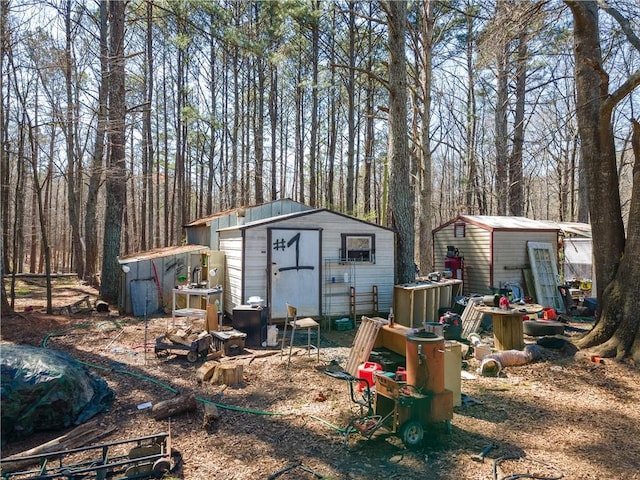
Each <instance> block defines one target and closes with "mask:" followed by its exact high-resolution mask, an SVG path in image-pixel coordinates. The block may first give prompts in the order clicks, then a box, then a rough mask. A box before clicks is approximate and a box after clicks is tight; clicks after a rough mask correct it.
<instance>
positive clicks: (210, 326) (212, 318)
mask: <svg viewBox="0 0 640 480" xmlns="http://www.w3.org/2000/svg"><path fill="white" fill-rule="evenodd" d="M204 328H205V330H206V331H207V332H216V331H218V307H217V306H216V304H215V303H212V304H209V305H207V318H206V320H205V327H204Z"/></svg>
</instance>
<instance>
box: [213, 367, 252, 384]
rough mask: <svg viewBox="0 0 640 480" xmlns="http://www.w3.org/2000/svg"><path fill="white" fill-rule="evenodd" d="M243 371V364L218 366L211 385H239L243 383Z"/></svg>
mask: <svg viewBox="0 0 640 480" xmlns="http://www.w3.org/2000/svg"><path fill="white" fill-rule="evenodd" d="M243 370H244V369H243V367H242V364H241V363H239V364H221V365H218V366H216V369H215V372H214V373H213V376H212V377H211V383H213V384H215V385H223V384H224V385H238V384H240V383H242V375H243V373H244V371H243Z"/></svg>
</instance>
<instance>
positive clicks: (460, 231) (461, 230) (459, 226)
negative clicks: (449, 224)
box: [453, 222, 467, 238]
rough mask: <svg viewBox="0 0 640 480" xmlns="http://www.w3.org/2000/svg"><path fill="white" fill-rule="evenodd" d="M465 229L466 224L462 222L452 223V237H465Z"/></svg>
mask: <svg viewBox="0 0 640 480" xmlns="http://www.w3.org/2000/svg"><path fill="white" fill-rule="evenodd" d="M466 227H467V224H466V223H463V222H459V223H454V225H453V236H454V237H455V238H462V237H464V236H465V235H466Z"/></svg>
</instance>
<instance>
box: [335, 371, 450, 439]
mask: <svg viewBox="0 0 640 480" xmlns="http://www.w3.org/2000/svg"><path fill="white" fill-rule="evenodd" d="M325 373H326V374H327V375H329V376H331V377H333V378H336V379H339V380H345V381H347V382H348V383H349V391H350V395H351V400H352V401H353V402H355V403H356V404H358V405H360V415H357V416H354V417H352V418H351V420H350V421H349V423H348V425H347V426H346V427H345V429H344V445H345V447H347V449H349V450H351V449H353V448H354V446H355V441H354V436H355V435H354V434H360V436H362V437H364V438H366V439H367V440H369V439H371V438H372V437H373V436H374V434H375V433H376V432H378V431H380V432H381V433H386V434H396V435H398V436H399V437H400V439H401V440H402V442H403V443H404V444H405V446H406V447H407V448H410V449H413V448H417V447H418V446H420V444H421V443H422V440H423V438H424V433H425V430H426V428H427V427H428V426H429V425H431V424H434V423H437V422H444V424H445V426H446V429H447V432H450V431H451V418H452V416H453V412H452V408H449V404H451V406H452V402H453V397H452V394H451V392H450V391H447V390H445V392H443V393H441V394H437V395H435V394H431V393H428V392H427V393H422V392H419V391H417V390H416V389H415V388H414V387H412V386H411V385H407V383H406V382H400V381H396V380H395V379H393V378H391V377H389V376H387V375H384V374H381V373H377V372H376V373H375V376H374V379H375V380H374V381H375V389H372V388H371V385H370V384H369V381H368V380H367V379H365V378H357V377H354V376H353V375H351V374H349V373H347V372H343V371H338V372H336V371H325ZM360 382H365V383H366V388H365V389H364V391H363V395H362V398H357V397H356V395H355V391H354V385H358V384H359V383H360ZM355 437H356V438H357V436H355Z"/></svg>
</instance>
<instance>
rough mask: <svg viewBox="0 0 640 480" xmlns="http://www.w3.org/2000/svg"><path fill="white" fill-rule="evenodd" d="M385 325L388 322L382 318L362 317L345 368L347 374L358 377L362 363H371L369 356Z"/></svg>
mask: <svg viewBox="0 0 640 480" xmlns="http://www.w3.org/2000/svg"><path fill="white" fill-rule="evenodd" d="M385 323H386V320H384V319H382V318H369V317H365V316H363V317H362V320H361V322H360V327H358V331H357V332H356V336H355V337H354V339H353V344H352V345H351V351H350V352H349V358H348V359H347V365H346V366H345V368H344V371H345V372H348V373H349V374H351V375H353V376H354V377H356V376H357V375H358V366H359V365H360V364H361V363H364V362H367V361H369V355H371V350H372V349H373V344H374V343H375V342H376V337H377V336H378V331H379V330H380V327H382V325H384V324H385Z"/></svg>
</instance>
